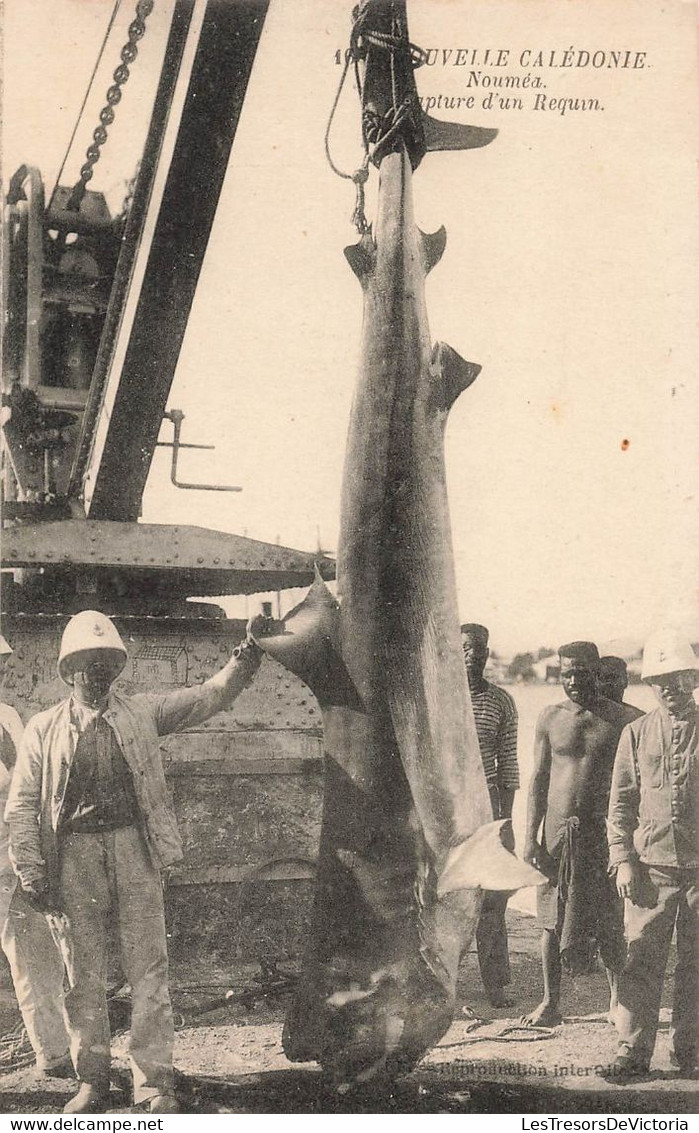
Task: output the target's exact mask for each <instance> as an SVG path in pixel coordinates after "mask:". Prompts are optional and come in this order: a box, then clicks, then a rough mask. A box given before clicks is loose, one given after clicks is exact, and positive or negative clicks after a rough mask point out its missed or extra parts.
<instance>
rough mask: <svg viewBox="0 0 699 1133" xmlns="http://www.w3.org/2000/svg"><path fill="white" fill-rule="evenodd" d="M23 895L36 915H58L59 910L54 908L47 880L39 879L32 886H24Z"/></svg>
mask: <svg viewBox="0 0 699 1133" xmlns="http://www.w3.org/2000/svg"><path fill="white" fill-rule="evenodd" d="M22 893H23V894H24V896H25V897H26V899H27V902H28V904H29V905H31V907H32V909H34V911H35V912H36V913H44V914H46V913H56V912H58V910H57V909H56V908H55V907H54V902H53V901H52V900H51V895H50V892H49V883H48V881H47V880H46V878H38V879H37V880H36V881H33V882H32V883H31V884H30V885H23V886H22Z"/></svg>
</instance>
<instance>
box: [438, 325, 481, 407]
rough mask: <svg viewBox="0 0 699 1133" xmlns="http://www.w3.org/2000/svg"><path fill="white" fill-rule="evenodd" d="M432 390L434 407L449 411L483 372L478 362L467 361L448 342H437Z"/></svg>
mask: <svg viewBox="0 0 699 1133" xmlns="http://www.w3.org/2000/svg"><path fill="white" fill-rule="evenodd" d="M430 369H431V373H432V391H431V396H430V402H431V404H432V407H433V408H434V409H441V410H444V411H445V412H448V411H449V410H450V409H451V407H452V405H453V404H454V402H455V401H456V399H457V397H458V396H459V394H460V393H462V392H463V391H464V390H465V389H468V387H469V386H470V385H472V383H473V382H475V380H476V378H477V377H478V375H479V374H480V372H481V367H480V366H479V365H478V363H477V362H467V361H466V360H465V358H462V357H461V355H460V354H457V353H456V351H455V350H454V349H453V347H451V346H447V344H446V342H436V343H435V345H434V348H433V350H432V360H431V366H430Z"/></svg>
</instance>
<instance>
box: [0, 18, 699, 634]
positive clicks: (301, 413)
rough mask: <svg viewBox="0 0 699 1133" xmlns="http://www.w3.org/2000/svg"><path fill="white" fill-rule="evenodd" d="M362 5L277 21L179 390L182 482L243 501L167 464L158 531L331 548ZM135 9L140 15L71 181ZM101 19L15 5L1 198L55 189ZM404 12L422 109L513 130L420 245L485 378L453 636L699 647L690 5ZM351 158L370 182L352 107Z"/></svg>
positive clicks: (473, 165) (455, 434)
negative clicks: (38, 182)
mask: <svg viewBox="0 0 699 1133" xmlns="http://www.w3.org/2000/svg"><path fill="white" fill-rule="evenodd" d="M231 2H234V0H231ZM352 6H353V5H352V2H351V0H349V2H348V0H322V2H321V0H272V3H271V6H270V11H269V15H268V17H267V20H266V23H265V27H264V31H263V35H262V40H261V44H260V49H259V52H258V57H257V60H256V63H255V68H254V71H253V74H252V78H251V81H250V85H249V88H248V94H247V98H246V104H245V107H244V111H243V115H242V118H241V122H240V126H239V130H238V134H237V136H236V140H235V144H234V148H233V155H232V159H231V163H230V166H229V169H228V173H227V176H226V180H225V183H224V188H223V192H222V195H221V199H220V202H219V208H218V212H217V216H216V220H215V223H214V228H213V231H212V235H211V240H210V244H209V249H208V251H207V256H206V259H205V262H204V266H203V269H202V273H201V276H200V281H199V287H198V291H197V295H196V298H195V302H194V306H193V309H192V314H191V317H190V321H189V325H188V328H187V333H186V336H185V340H184V344H183V348H182V352H181V355H180V360H179V364H178V368H177V372H176V376H175V380H174V383H173V388H172V391H171V396H170V400H169V407H170V408H172V407H176V408H179V409H182V410H183V411H184V412H185V414H186V418H185V424H184V430H185V434H184V439H185V440H187V439H189V440H191V441H196V442H200V443H208V444H214V445H215V446H216V450H215V452H202V453H189V454H185V456H184V457H183V465H182V467H181V469H180V474H181V476H183V477H184V478H186V479H187V480H198V481H206V482H214V483H216V482H219V483H228V484H239V485H242V487H243V491H242V492H241V493H239V494H238V493H236V494H230V495H223V494H221V493H200V492H179V491H177V489H175V488H174V487H172V486H171V485H170V484H169V481H168V476H169V454H168V453H167V451H166V450H160V451H159V452H158V453H157V454H156V457H155V459H154V462H153V467H152V471H151V476H150V479H149V482H148V485H147V489H146V494H145V498H144V506H143V519H144V520H145V521H149V522H163V523H172V522H178V523H195V524H200V525H203V526H209V527H214V528H218V529H220V530H225V531H233V532H237V533H239V534H248V535H249V536H251V537H253V538H258V539H263V540H266V541H269V542H275V541H277V540H279V541H280V542H281V543H282V544H284V545H287V546H292V547H299V548H301V549H309V550H310V549H314V548H315V547H316V546H317V544H318V539H319V538H320V541H321V543H322V546H323V548H324V549H326V550H328V551H329V552H330V553H334V552H335V551H336V549H337V535H338V521H339V499H340V485H341V477H342V463H343V456H344V445H345V437H346V430H347V422H348V416H349V410H350V405H351V398H352V391H353V386H354V380H355V374H356V368H357V363H358V351H359V340H360V328H361V319H362V308H361V292H360V288H359V285H358V283H357V281H356V279H355V278H354V276H353V274H352V273H351V271H350V269H349V267H348V266H347V264H346V262H345V259H344V256H343V254H342V250H343V248H344V247H345V246H346V245H347V244H350V243H353V242H355V240H356V233H355V232H354V229H353V227H352V224H351V220H350V218H351V214H352V209H353V206H354V196H353V188H352V185H351V183H350V182H348V181H346V180H343V179H340V178H338V177H336V176H335V175H334V174H333V172H332V170H331V169H330V167H329V166H328V163H327V161H326V158H325V153H324V143H323V139H324V133H325V128H326V123H327V120H328V115H329V112H330V108H331V106H332V103H333V99H334V97H335V93H336V90H337V85H338V81H339V78H340V73H341V67H340V66H338V64H337V63H336V52H338V51H343V50H344V48H345V46H346V45H347V42H348V36H349V21H350V13H351V9H352ZM134 8H135V3H134V2H132V0H123V3H122V7H121V10H120V12H119V14H118V17H117V20H116V22H115V27H114V35H113V37H112V38H111V39H110V40H109V42H108V43H107V47H106V49H105V56H104V60H103V65H102V66H101V67H100V68H99V70H98V73H97V76H96V79H95V84H94V92H93V96H92V97H91V98H90V99H89V100H88V102H87V105H86V110H85V114H84V118H83V121H82V124H81V127H80V129H79V130H78V132H77V134H76V139H75V144H74V146H73V149H72V150H71V153H70V156H69V159H68V161H67V162H66V167H65V174H64V177H63V181H64V183H67V184H72V183H73V182H74V180H75V179H76V176H77V172H78V170H79V167H80V164H81V163H82V160H83V156H82V155H83V153H84V150H85V147H86V145H87V144H88V142H89V140H90V135H91V133H92V130H93V129H94V126H95V124H96V121H97V112H98V110H99V108H100V106H101V105H102V103H103V96H104V92H105V91H106V88H107V86H108V85H109V82H110V79H109V74H110V73H111V71H112V70H113V68H114V66H116V63H117V61H118V52H119V48H120V47H121V45H122V43H123V42H124V41H125V38H126V36H125V28H126V26H127V24H128V23H129V21H130V20H131V19H132V18H133V9H134ZM111 12H112V3H111V0H4V17H3V23H4V90H3V168H4V176H5V177H6V178H7V177H9V176H10V175H11V173H12V172H13V171H14V169H15V168H16V167H17V166H18V165H20V164H21V163H23V162H26V163H28V164H35V165H37V166H38V167H39V168H40V169H41V171H42V173H43V175H44V179H45V181H46V182H47V184H48V185H52V184H53V180H54V179H55V177H56V175H57V173H58V169H59V167H60V164H61V162H62V160H63V157H64V154H65V152H66V147H67V146H68V143H69V140H70V136H71V132H72V130H73V126H74V123H75V121H76V117H77V115H78V111H79V108H80V105H81V103H82V100H83V98H84V95H85V91H86V88H87V85H88V82H89V79H90V75H91V73H92V70H93V67H94V65H95V61H96V58H97V53H98V51H99V48H100V45H101V42H102V39H103V36H104V33H105V30H106V27H107V24H108V21H109V18H110V16H111ZM171 12H172V5H171V4H170V3H165V2H164V0H160V2H158V0H156V7H155V10H154V12H153V15H152V17H151V18H150V21H149V27H148V31H147V33H146V36H145V37H144V39H143V41H142V44H141V46H140V49H139V57H138V59H137V60H136V62H135V63H134V65H133V68H132V79H130V80H129V84H128V85H127V87H126V88H125V92H124V98H123V100H122V104H121V105H120V107H119V108H118V111H117V121H116V123H115V125H114V127H113V128H112V130H111V131H110V138H109V141H108V143H107V145H106V146H105V147H104V157H103V158H102V159H101V161H100V163H99V165H98V166H97V168H96V172H95V177H94V181H93V183H92V187H94V188H95V189H100V190H101V191H103V192H105V193H106V195H107V197H108V200H109V201H110V204H112V206H113V207H118V206H119V205H120V203H121V200H122V199H123V195H124V191H125V185H126V183H127V181H128V179H129V177H130V176H131V175H132V173H133V171H134V165H135V161H136V160H137V156H138V152H139V148H140V145H141V144H142V135H143V129H144V127H145V119H144V116H143V109H142V108H143V107H144V106H146V105H147V104H148V101H149V91H152V89H153V85H154V82H155V79H156V76H157V69H158V65H159V59H160V55H161V53H162V47H163V42H164V34H165V31H166V29H167V22H168V19H169V16H170V14H171ZM47 15H48V18H47ZM408 16H409V21H410V33H411V38H412V40H413V41H414V42H415V43H417V44H420V45H421V46H422V47H424V48H426V49H430V55H429V59H430V65H426V66H423V67H422V68H420V69H419V70H418V71H417V73H416V79H417V84H418V89H419V92H420V94H421V96H422V97H423V98H424V99H425V100H428V99H430V98H432V99H434V100H436V99H438V97H439V96H440V95H441V98H442V106H441V108H440V109H436V108H434V109H433V110H432V113H433V114H434V115H435V116H436V117H442V118H449V119H452V120H455V121H462V122H470V123H472V124H476V125H485V126H495V127H497V128H498V130H499V134H498V137H497V138H496V140H495V141H494V142H493V143H492V144H491V145H489V146H487V147H485V148H484V149H482V150H475V151H470V152H466V153H446V154H430V155H428V156H427V157H426V158H425V160H424V162H423V164H422V165H421V167H420V168H419V170H418V171H417V173H416V175H415V178H414V194H415V210H416V219H417V222H418V224H419V226H420V227H421V228H422V229H423V230H425V231H433V230H435V229H437V228H439V226H440V225H442V224H444V225H445V227H446V229H447V234H448V241H447V248H446V251H445V254H444V256H443V258H442V261H441V263H440V264H439V266H438V267H437V268H436V269H435V270H434V272H433V273H432V275H431V276H430V278H429V280H428V283H427V304H428V311H429V315H430V326H431V330H432V334H433V337H434V338H435V339H440V340H443V341H446V342H448V343H449V344H450V345H452V346H453V347H454V348H455V349H456V350H457V351H458V352H459V353H461V354H462V355H463V356H464V357H466V358H468V359H469V360H471V361H474V362H479V363H480V364H481V365H482V367H483V370H482V373H481V375H480V376H479V378H478V380H477V381H476V383H475V384H474V385H473V386H472V387H471V388H470V389H469V390H468V391H466V392H465V393H464V394H463V395H462V396H461V398H460V399H459V401H458V402H457V404H456V406H455V408H454V409H453V411H452V413H451V417H450V421H449V425H448V430H447V437H446V454H447V472H448V485H449V495H450V505H451V516H452V530H453V539H454V554H455V566H456V575H457V584H458V592H459V613H460V617H461V619H462V620H468V621H479V622H483V623H485V624H487V625H489V626H490V629H491V644H492V646H493V648H495V649H496V650H499V651H501V652H505V653H512V652H515V651H521V650H527V649H537V648H538V647H540V646H544V645H550V646H554V647H555V646H556V645H558V644H560V643H562V642H563V641H567V640H571V639H575V638H590V639H593V640H596V641H597V642H598V643H599V644H600V646H601V647H602V648H604V649H605V651H609V650H611V651H615V650H616V651H619V652H624V651H628V650H630V649H632V648H634V647H635V646H637V645H640V644H641V643H642V641H643V638H644V637H645V636H646V635H647V634H648V633H649V632H651V631H652V630H653V629H654V628H656V627H657V626H658V625H661V624H675V625H679V626H682V627H683V628H685V630H686V632H687V633H689V634H691V635H692V636H694V640H697V639H699V619H698V618H697V607H696V598H695V593H694V585H695V579H696V576H697V569H696V568H697V539H696V504H695V492H696V482H697V463H696V444H695V438H696V435H697V424H698V423H699V422H698V421H697V416H698V412H699V411H698V410H697V398H696V388H695V383H694V374H695V372H696V358H697V337H696V336H697V330H696V313H697V312H696V290H695V283H694V280H695V262H696V236H697V215H696V205H695V200H694V176H693V166H694V139H695V137H696V133H697V117H698V116H699V110H698V108H697V107H698V100H697V97H696V92H697V74H696V67H697V64H696V26H695V25H696V15H695V10H694V5H693V4H690V3H685V2H684V0H588V2H586V3H585V4H582V3H579V2H576V0H408ZM486 49H490V55H489V56H487V57H486V55H485V52H486ZM613 53H616V59H617V61H621V62H623V61H624V60H626V62H627V66H625V67H624V66H613V65H611V66H610V65H609V64H610V63H611V62H613V60H614V58H615V56H613ZM593 60H594V62H593ZM494 61H495V62H497V61H500V62H503V61H504V65H502V66H493V65H492V64H493V62H494ZM571 63H572V65H569V64H571ZM527 77H528V79H527ZM525 79H527V84H526V85H524V86H523V85H521V84H522V83H523V82H524V81H525ZM499 80H503V81H509V82H510V83H511V84H515V83H517V84H519V85H517V86H515V85H510V87H503V86H498V85H496V84H497V82H498V81H499ZM537 84H541V85H537ZM459 98H460V99H462V100H463V101H462V104H461V105H458V104H457V102H456V100H457V99H459ZM467 99H472V100H473V101H472V104H471V105H467V103H466V100H467ZM499 99H503V100H504V102H503V103H500V102H499ZM515 99H519V100H521V106H520V105H518V104H517V102H515V101H514V100H515ZM576 99H577V100H579V101H578V102H577V104H576V103H575V102H574V101H573V102H570V101H566V100H576ZM447 100H449V103H448V105H445V103H446V102H447ZM484 100H485V105H484ZM488 100H490V101H488ZM562 100H563V101H562ZM576 106H577V108H575V107H576ZM331 147H332V153H333V157H334V159H335V161H336V163H337V164H338V165H339V166H341V167H342V168H343V169H345V170H347V171H350V172H351V171H352V170H353V169H355V168H356V167H357V166H358V165H359V163H360V161H361V157H362V151H361V144H360V136H359V108H358V102H357V99H356V95H355V92H354V90H353V87H352V85H351V83H348V84H347V85H346V87H345V89H344V91H343V94H342V96H341V99H340V103H339V106H338V111H337V115H336V119H335V123H334V127H333V131H332V134H331ZM375 184H376V175H375V174H374V175H373V176H372V178H371V179H370V183H369V187H368V197H367V199H368V210H369V213H370V214H371V210H372V208H373V204H374V194H375ZM163 439H168V437H167V434H166V432H165V431H163ZM291 600H292V598H291V596H289V597H288V599H287V598H286V597H285V598H284V601H285V603H286V602H287V601H288V602H290V601H291Z"/></svg>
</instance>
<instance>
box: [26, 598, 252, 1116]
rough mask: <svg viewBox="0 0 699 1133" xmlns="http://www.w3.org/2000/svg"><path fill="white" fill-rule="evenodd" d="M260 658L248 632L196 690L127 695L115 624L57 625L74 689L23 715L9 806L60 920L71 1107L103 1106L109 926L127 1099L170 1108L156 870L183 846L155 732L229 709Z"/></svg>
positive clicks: (32, 884)
mask: <svg viewBox="0 0 699 1133" xmlns="http://www.w3.org/2000/svg"><path fill="white" fill-rule="evenodd" d="M257 621H258V619H255V622H257ZM261 656H262V654H261V652H260V650H259V649H258V648H257V646H256V645H255V644H254V642H253V641H252V638H251V636H250V637H248V638H246V640H245V641H243V642H242V643H241V645H239V646H238V647H237V648H236V649H235V650H234V651H233V656H232V657H231V659H230V661H229V662H228V664H227V665H225V666H224V668H223V669H221V670H220V672H218V673H216V674H215V676H213V677H211V678H210V679H209V680H208V681H205V682H204V683H203V684H201V685H196V686H195V687H193V688H182V689H178V690H176V691H174V692H168V693H164V694H162V695H153V694H140V695H136V696H123V695H121V694H120V693H117V692H115V691H114V690H113V689H112V685H113V683H114V681H115V680H116V678H117V677H118V675H119V673H120V672H121V671H122V669H123V667H124V665H125V664H126V659H127V657H126V649H125V647H124V643H123V641H122V640H121V637H120V636H119V633H118V630H117V628H116V626H115V625H114V623H113V622H112V621H111V620H110V619H109V618H108V617H105V615H104V614H101V613H98V612H97V611H95V610H84V611H83V612H82V613H80V614H76V615H75V617H73V618H71V620H70V621H69V622H68V624H67V626H66V628H65V630H64V633H63V639H62V641H61V649H60V656H59V659H58V671H59V674H60V676H61V678H62V679H63V680H64V681H65V682H66V684H68V685H69V686H70V687H71V695H70V696H69V697H68V698H67V699H66V700H64V701H62V702H61V703H60V704H57V705H56V706H55V707H53V708H50V709H48V710H46V711H44V712H40V713H39V714H38V715H37V716H34V717H32V719H31V720H30V721H29V723H28V724H27V727H26V729H25V732H24V737H23V740H22V744H21V747H20V752H19V758H18V761H17V768H16V772H15V775H14V777H13V781H12V786H11V789H10V795H9V799H8V803H7V808H6V812H5V815H6V819H7V822H8V823H9V826H10V854H11V858H12V862H13V865H14V868H15V870H16V872H17V874H18V876H19V880H20V885H21V887H22V890H23V892H24V894H25V895H26V896H27V897H28V898H29V899H30V900H31V901H33V902H34V904H35V905H36V906H37V907H39V908H41V909H43V910H44V912H46V913H48V914H53V915H54V923H55V924H56V925H57V926H58V927H59V936H60V938H61V947H62V950H63V954H64V959H65V963H66V969H67V973H68V983H69V990H68V992H67V994H66V999H65V1006H66V1015H67V1019H68V1026H69V1034H70V1040H71V1054H72V1057H73V1062H74V1065H75V1070H76V1073H77V1077H78V1078H79V1080H80V1088H79V1090H78V1093H77V1094H76V1096H75V1097H74V1098H73V1099H72V1100H71V1101H70V1102H69V1103H68V1105H67V1106H66V1108H65V1112H66V1113H103V1112H104V1111H105V1107H106V1105H107V1102H108V1096H109V1066H110V1033H109V1021H108V1017H107V1002H106V960H107V942H108V926H109V924H110V922H113V923H115V924H116V925H117V927H118V944H119V951H120V961H121V967H122V969H123V972H124V975H125V977H126V979H127V980H128V982H129V984H130V985H131V997H132V1019H131V1035H130V1048H129V1056H130V1060H131V1067H132V1071H133V1079H134V1101H135V1102H136V1104H141V1105H142V1106H143V1107H144V1108H145V1109H147V1110H148V1111H150V1112H151V1113H176V1112H177V1102H176V1099H175V1096H174V1088H173V1069H172V1046H173V1022H172V1009H171V1006H170V997H169V991H168V973H167V946H166V934H165V919H164V912H163V894H162V886H161V880H160V870H161V869H163V868H165V867H166V866H169V865H171V864H172V863H173V862H176V861H178V860H179V859H180V858H181V857H182V844H181V841H180V836H179V833H178V830H177V823H176V821H175V816H174V813H173V811H172V807H171V804H170V800H169V795H168V791H167V787H166V784H165V776H164V772H163V766H162V762H161V757H160V749H159V737H160V736H163V735H167V734H168V733H169V732H175V731H181V730H183V729H185V728H189V727H192V726H194V725H196V724H200V723H201V722H202V721H204V720H206V719H207V718H208V717H209V716H212V715H213V714H214V713H215V712H220V711H221V710H222V709H225V708H228V707H229V706H230V704H232V702H233V701H234V700H235V698H236V696H237V695H238V694H239V693H240V692H241V691H242V690H243V689H244V688H245V687H246V686H247V685H248V684H249V683H250V681H251V680H252V678H253V676H254V675H255V673H256V671H257V668H258V666H259V663H260V659H261Z"/></svg>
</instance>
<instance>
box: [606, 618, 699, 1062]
mask: <svg viewBox="0 0 699 1133" xmlns="http://www.w3.org/2000/svg"><path fill="white" fill-rule="evenodd" d="M697 668H698V666H697V660H696V657H695V654H694V650H693V649H692V647H691V645H690V644H689V642H688V641H687V640H686V639H683V638H682V637H680V636H679V635H678V634H677V633H676V632H674V631H660V632H658V633H656V634H654V635H653V636H652V637H650V638H649V639H648V641H647V642H646V646H645V649H644V651H643V668H642V672H641V679H642V680H643V681H645V682H646V683H647V684H649V685H650V686H651V687H652V689H653V692H654V693H655V697H656V700H657V701H658V707H657V708H656V709H654V711H652V712H649V713H648V714H647V715H646V716H643V717H642V718H641V719H639V720H634V722H633V723H631V724H629V725H628V727H626V728H624V731H623V732H622V734H621V739H620V741H619V748H618V751H617V755H616V760H615V763H614V776H613V780H612V789H611V795H610V799H609V816H608V838H609V858H610V863H611V865H612V866H613V867H615V868H616V884H617V889H618V891H619V893H620V895H621V896H622V897H623V898H624V899H625V902H626V939H627V943H628V958H627V961H626V965H625V966H624V969H623V971H622V973H621V976H620V979H619V1006H618V1009H617V1012H616V1015H615V1019H614V1021H615V1024H616V1028H617V1032H618V1035H619V1051H618V1057H617V1061H616V1064H615V1067H614V1071H615V1073H616V1075H617V1076H619V1077H622V1078H623V1077H626V1078H633V1077H639V1076H642V1075H644V1074H646V1073H647V1072H648V1070H649V1067H650V1062H651V1058H652V1056H653V1049H654V1047H655V1036H656V1031H657V1028H658V1014H659V1011H660V999H661V995H662V990H663V978H664V975H665V968H666V966H667V960H668V953H669V949H670V943H671V941H672V936H673V933H675V936H676V944H677V966H676V968H675V992H674V998H673V1007H672V1056H673V1060H674V1062H675V1064H676V1065H677V1066H678V1067H679V1070H680V1073H681V1074H682V1075H683V1076H687V1077H690V1076H692V1075H693V1074H694V1071H695V1069H696V1063H697V1018H698V1013H699V970H698V967H697V961H698V960H699V954H698V953H699V949H698V946H697V937H698V933H699V884H698V883H699V848H698V846H697V806H698V804H699V766H698V759H699V756H698V747H699V745H698V743H697V706H696V703H695V700H694V695H693V694H694V689H695V688H696V686H697V683H699V677H698V676H697Z"/></svg>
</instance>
